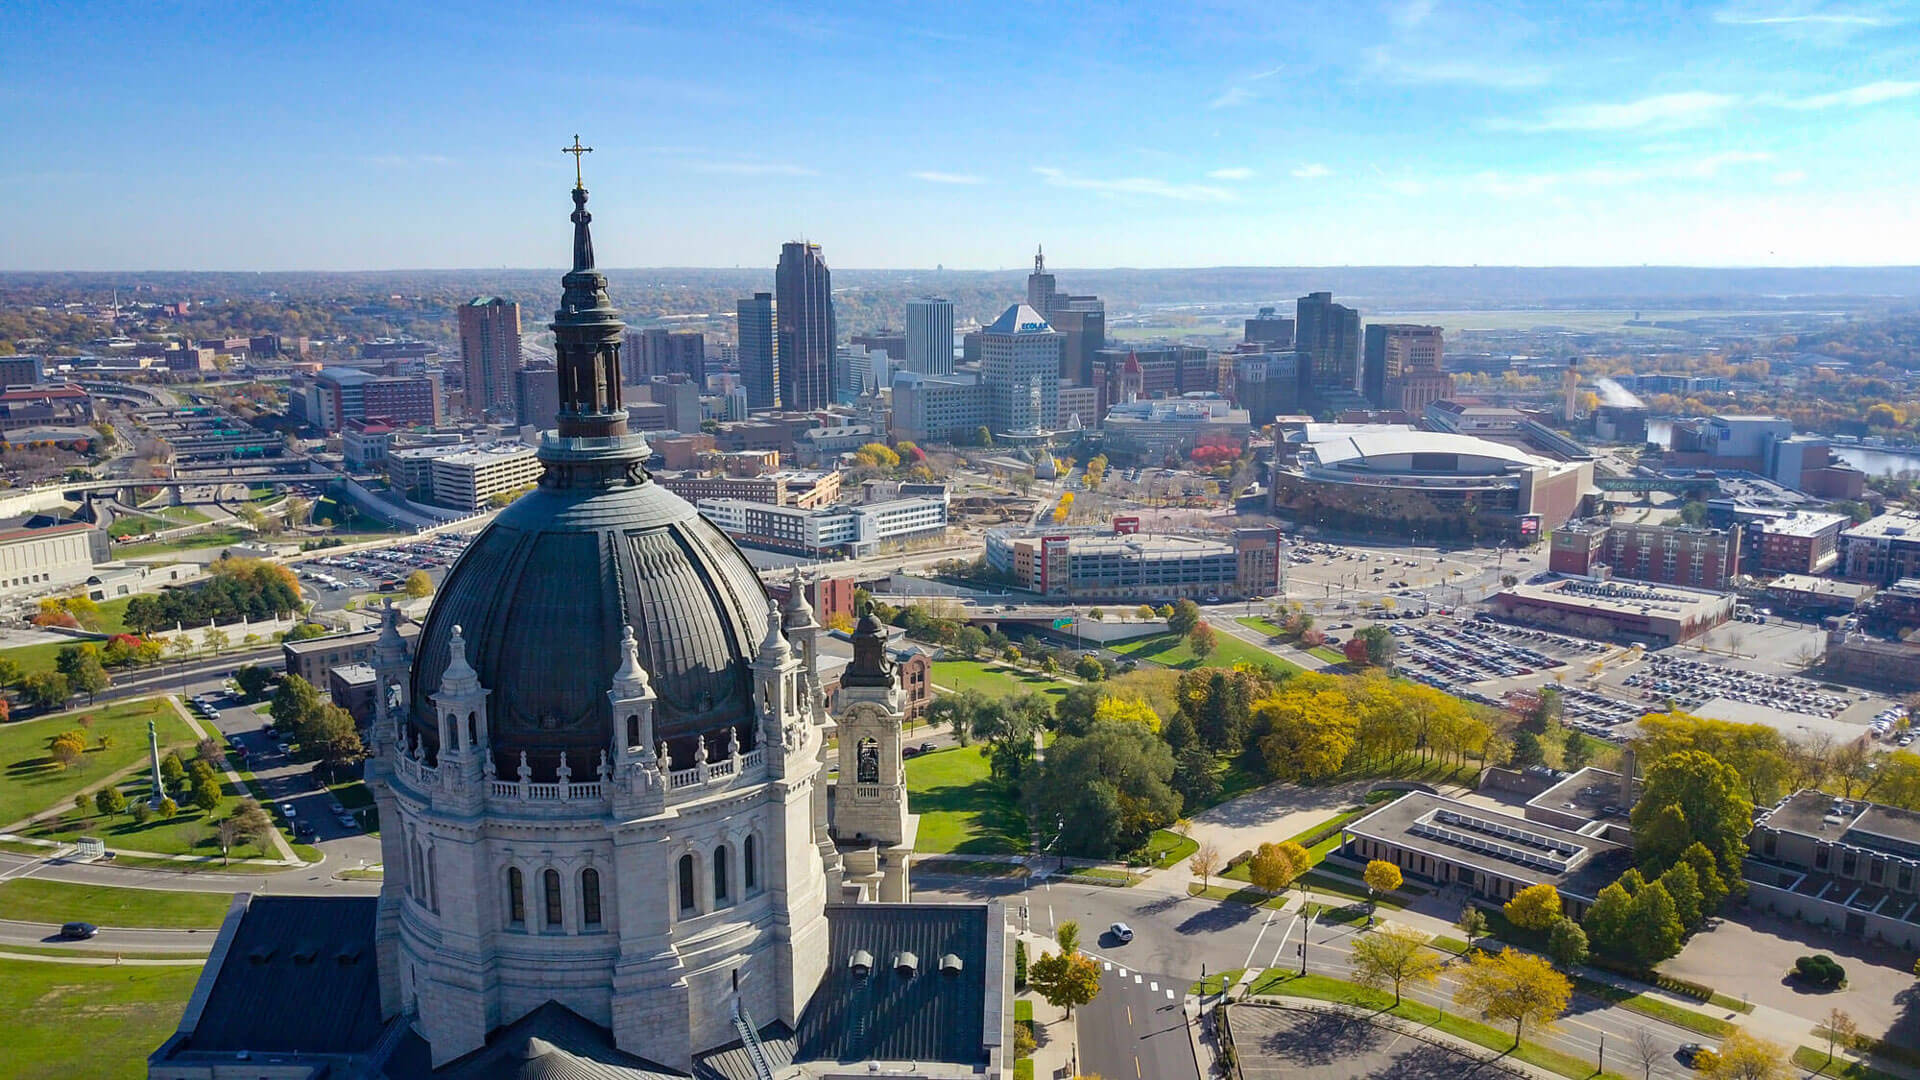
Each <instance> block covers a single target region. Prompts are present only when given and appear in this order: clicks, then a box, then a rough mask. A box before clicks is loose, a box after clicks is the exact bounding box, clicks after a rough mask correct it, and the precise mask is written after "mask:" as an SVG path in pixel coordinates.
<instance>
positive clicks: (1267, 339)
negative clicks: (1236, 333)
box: [1241, 307, 1293, 349]
mask: <svg viewBox="0 0 1920 1080" xmlns="http://www.w3.org/2000/svg"><path fill="white" fill-rule="evenodd" d="M1241 340H1242V341H1249V342H1255V343H1258V344H1261V345H1268V346H1272V347H1273V348H1276V349H1291V348H1293V320H1292V319H1289V318H1286V317H1284V316H1281V315H1277V314H1275V313H1274V309H1273V308H1270V307H1263V308H1261V309H1260V314H1258V315H1255V316H1254V317H1253V318H1251V319H1248V320H1247V325H1246V336H1245V337H1243V338H1241Z"/></svg>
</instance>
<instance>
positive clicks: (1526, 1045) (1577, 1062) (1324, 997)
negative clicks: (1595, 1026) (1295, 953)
mask: <svg viewBox="0 0 1920 1080" xmlns="http://www.w3.org/2000/svg"><path fill="white" fill-rule="evenodd" d="M1249 992H1250V993H1254V994H1268V993H1272V994H1291V995H1293V996H1295V997H1304V998H1313V999H1315V1000H1318V1001H1336V1002H1340V1003H1342V1004H1346V1005H1353V1006H1357V1007H1359V1008H1362V1009H1371V1010H1374V1011H1376V1012H1390V1013H1392V1014H1393V1015H1395V1016H1398V1017H1400V1018H1402V1019H1404V1020H1411V1021H1413V1022H1414V1023H1416V1024H1421V1025H1424V1026H1427V1027H1431V1028H1434V1029H1436V1030H1439V1031H1443V1032H1446V1033H1447V1034H1449V1035H1453V1036H1456V1037H1458V1038H1461V1039H1465V1040H1466V1041H1468V1042H1471V1043H1474V1044H1476V1045H1479V1046H1483V1047H1486V1048H1487V1049H1489V1050H1496V1051H1499V1052H1501V1053H1510V1054H1511V1056H1513V1057H1515V1058H1517V1059H1519V1060H1521V1061H1524V1062H1526V1063H1527V1064H1529V1065H1537V1066H1539V1067H1540V1068H1543V1069H1547V1070H1549V1071H1551V1072H1556V1073H1559V1074H1560V1075H1561V1076H1567V1077H1572V1078H1574V1080H1621V1078H1620V1076H1619V1074H1617V1073H1612V1072H1606V1073H1597V1072H1595V1071H1594V1068H1593V1063H1592V1062H1590V1061H1587V1060H1585V1059H1583V1058H1577V1057H1574V1056H1573V1055H1572V1054H1563V1053H1561V1052H1560V1051H1558V1050H1553V1049H1549V1048H1548V1047H1545V1046H1541V1045H1539V1044H1538V1043H1531V1042H1523V1043H1521V1044H1520V1045H1519V1046H1518V1047H1515V1046H1514V1045H1513V1033H1512V1032H1510V1031H1504V1030H1500V1029H1498V1028H1493V1027H1489V1026H1487V1025H1486V1024H1482V1023H1479V1022H1477V1021H1474V1020H1468V1019H1466V1018H1464V1017H1459V1016H1455V1015H1453V1014H1452V1013H1448V1012H1443V1011H1441V1010H1440V1009H1437V1008H1435V1007H1433V1006H1432V1005H1427V1004H1423V1003H1421V1002H1417V1001H1402V1002H1401V1003H1400V1004H1399V1005H1397V1006H1396V1005H1394V1004H1393V995H1392V994H1389V993H1385V992H1383V991H1379V990H1369V989H1367V988H1366V987H1363V986H1355V985H1354V984H1353V983H1350V982H1343V981H1341V980H1339V979H1335V978H1331V977H1329V976H1326V975H1300V974H1297V973H1295V972H1292V971H1282V970H1280V969H1277V968H1276V969H1273V970H1269V971H1268V972H1266V973H1265V974H1264V975H1262V976H1261V977H1260V978H1258V979H1256V980H1254V983H1253V986H1252V988H1251V989H1250V991H1249Z"/></svg>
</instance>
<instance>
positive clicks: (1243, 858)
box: [1220, 851, 1253, 874]
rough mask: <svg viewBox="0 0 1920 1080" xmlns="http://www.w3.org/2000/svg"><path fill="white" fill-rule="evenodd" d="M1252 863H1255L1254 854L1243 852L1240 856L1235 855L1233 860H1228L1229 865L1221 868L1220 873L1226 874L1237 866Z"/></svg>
mask: <svg viewBox="0 0 1920 1080" xmlns="http://www.w3.org/2000/svg"><path fill="white" fill-rule="evenodd" d="M1252 861H1253V852H1252V851H1243V852H1241V853H1240V854H1238V855H1235V856H1234V857H1233V858H1231V859H1228V860H1227V865H1225V866H1223V867H1221V868H1220V872H1221V873H1223V874H1224V873H1226V872H1227V871H1229V870H1231V869H1233V868H1234V867H1236V866H1244V865H1246V864H1247V863H1250V862H1252Z"/></svg>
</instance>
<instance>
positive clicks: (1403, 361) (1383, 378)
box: [1360, 323, 1445, 407]
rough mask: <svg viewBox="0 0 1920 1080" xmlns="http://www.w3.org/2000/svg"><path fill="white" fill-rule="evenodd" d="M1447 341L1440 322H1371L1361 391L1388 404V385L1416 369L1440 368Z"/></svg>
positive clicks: (1433, 370) (1379, 404)
mask: <svg viewBox="0 0 1920 1080" xmlns="http://www.w3.org/2000/svg"><path fill="white" fill-rule="evenodd" d="M1444 351H1445V345H1444V343H1443V340H1442V338H1441V330H1440V327H1438V326H1417V325H1414V324H1411V323H1370V324H1368V326H1367V343H1366V355H1365V357H1364V359H1363V363H1362V365H1361V374H1360V391H1361V393H1363V394H1365V395H1366V398H1367V400H1368V401H1369V402H1371V403H1373V404H1374V405H1376V406H1382V407H1391V406H1388V398H1389V397H1390V396H1391V395H1390V394H1389V393H1388V388H1389V387H1390V386H1391V385H1392V384H1393V382H1394V381H1395V380H1396V379H1400V378H1402V377H1403V376H1406V375H1410V374H1413V373H1414V372H1435V371H1439V370H1440V360H1441V356H1442V354H1443V353H1444Z"/></svg>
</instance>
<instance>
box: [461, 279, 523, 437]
mask: <svg viewBox="0 0 1920 1080" xmlns="http://www.w3.org/2000/svg"><path fill="white" fill-rule="evenodd" d="M460 366H461V371H462V374H463V375H464V376H465V378H466V391H465V393H466V401H467V413H468V414H469V415H471V416H483V415H488V414H492V415H496V416H509V417H510V416H513V415H515V414H516V413H517V412H518V409H517V408H516V406H515V403H514V399H513V396H514V382H513V373H514V372H516V371H519V370H520V305H519V304H516V303H514V302H513V301H511V300H502V299H501V298H500V297H497V296H476V297H474V298H473V299H471V300H469V301H467V302H466V303H464V304H462V305H460Z"/></svg>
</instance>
